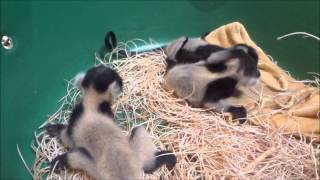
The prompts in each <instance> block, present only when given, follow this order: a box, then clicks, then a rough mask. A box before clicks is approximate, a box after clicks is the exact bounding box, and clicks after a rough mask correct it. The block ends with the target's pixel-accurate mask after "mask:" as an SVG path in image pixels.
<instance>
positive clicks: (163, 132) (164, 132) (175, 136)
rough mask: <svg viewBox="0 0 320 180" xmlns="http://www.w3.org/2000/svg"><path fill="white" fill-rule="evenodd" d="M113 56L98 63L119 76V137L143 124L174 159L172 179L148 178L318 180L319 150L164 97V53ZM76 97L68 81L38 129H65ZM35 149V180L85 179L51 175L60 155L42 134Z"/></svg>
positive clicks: (166, 175) (263, 127) (37, 135)
mask: <svg viewBox="0 0 320 180" xmlns="http://www.w3.org/2000/svg"><path fill="white" fill-rule="evenodd" d="M126 45H127V44H122V46H124V47H125V46H126ZM117 50H118V49H116V50H115V51H116V52H118V51H117ZM112 56H113V57H114V56H117V54H113V55H107V56H105V57H104V58H103V59H99V58H96V60H97V64H105V65H109V66H111V67H113V68H114V69H116V70H117V71H118V72H119V73H120V75H121V77H122V78H123V80H124V92H123V95H122V96H121V97H120V98H119V99H118V101H117V102H115V104H114V106H113V107H114V110H115V112H116V120H117V122H118V123H119V125H120V126H121V127H122V128H123V133H124V134H125V135H128V132H130V130H131V129H132V127H134V126H137V125H140V124H144V126H145V127H146V128H147V130H148V131H149V132H150V134H151V136H152V137H153V140H154V142H155V144H156V145H157V147H159V148H161V149H170V150H173V151H174V153H175V154H176V155H177V157H178V163H177V165H176V167H175V169H174V170H173V171H172V172H169V171H168V170H166V169H165V168H162V169H160V170H158V171H157V172H155V173H154V174H153V175H145V176H144V178H145V179H160V178H162V179H319V163H320V162H319V156H320V150H319V146H316V145H313V144H312V143H307V142H306V140H305V139H304V138H301V139H300V140H298V139H296V138H294V137H293V136H290V135H285V134H284V133H282V132H281V130H279V131H271V130H270V129H269V127H268V125H267V124H262V125H261V126H253V125H249V124H246V125H241V126H239V125H234V124H232V123H230V122H229V121H227V120H226V118H225V117H224V116H222V115H221V114H219V113H214V112H212V111H210V110H205V109H198V108H192V107H190V106H189V105H188V104H187V103H186V102H185V101H184V100H182V99H178V98H176V97H174V96H173V94H172V93H171V92H168V91H166V90H164V89H163V75H164V72H165V61H164V59H165V55H164V53H163V52H162V51H159V52H148V53H142V54H138V55H135V56H131V57H129V58H123V59H118V60H113V61H111V59H112V58H111V57H112ZM79 96H80V92H79V91H78V90H77V89H76V88H75V87H74V86H73V85H72V81H68V85H67V94H66V95H65V96H64V97H63V98H62V99H61V104H62V105H61V107H60V108H59V109H58V110H57V112H56V113H54V114H52V115H51V116H50V117H49V119H48V120H47V121H46V122H45V123H44V124H43V125H42V126H41V127H43V126H44V125H46V124H47V123H67V122H68V118H69V115H70V113H71V108H72V106H73V105H74V104H75V103H76V102H77V100H79ZM257 103H259V102H257ZM32 148H33V150H34V151H35V153H36V159H35V162H34V164H33V167H32V173H33V177H34V179H43V178H46V179H88V176H87V175H86V174H85V173H84V172H81V171H74V170H68V171H64V172H61V174H55V173H51V172H49V171H50V170H49V164H48V162H50V161H51V160H52V159H53V158H54V157H55V156H57V155H58V154H61V153H63V152H65V148H64V147H62V146H61V145H60V144H59V143H58V141H57V140H56V139H55V138H50V137H49V136H48V135H47V134H45V133H44V131H43V129H40V130H39V132H37V133H35V141H34V143H33V144H32Z"/></svg>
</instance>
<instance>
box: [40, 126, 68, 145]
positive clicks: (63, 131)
mask: <svg viewBox="0 0 320 180" xmlns="http://www.w3.org/2000/svg"><path fill="white" fill-rule="evenodd" d="M45 129H46V131H47V132H48V134H49V135H50V136H51V137H57V138H58V139H59V140H60V141H61V143H62V144H63V145H64V146H67V147H70V148H72V147H73V142H72V140H71V138H70V137H69V135H68V134H67V125H63V124H50V125H48V126H46V127H45Z"/></svg>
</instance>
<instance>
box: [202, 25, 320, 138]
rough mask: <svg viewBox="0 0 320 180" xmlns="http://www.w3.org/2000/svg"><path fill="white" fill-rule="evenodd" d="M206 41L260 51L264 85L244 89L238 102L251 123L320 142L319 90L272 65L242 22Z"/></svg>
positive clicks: (207, 37)
mask: <svg viewBox="0 0 320 180" xmlns="http://www.w3.org/2000/svg"><path fill="white" fill-rule="evenodd" d="M205 39H206V41H208V42H209V43H212V44H218V45H220V46H222V47H230V46H232V45H234V44H238V43H244V44H247V45H250V46H252V47H254V48H255V49H256V50H257V53H258V55H259V64H258V66H259V69H260V72H261V83H260V84H259V85H258V86H257V87H255V88H251V89H245V92H246V95H247V96H246V97H245V98H243V99H241V100H240V101H238V104H239V105H240V104H241V105H244V106H245V107H246V108H247V109H248V113H249V119H250V121H251V122H252V123H254V124H256V125H262V123H267V124H269V125H270V127H271V128H273V129H282V130H283V131H284V132H287V133H293V134H298V135H301V134H302V135H304V136H306V137H312V138H313V139H314V140H316V141H319V140H320V119H319V115H320V113H319V111H320V91H319V88H317V87H311V86H308V85H305V84H303V83H301V82H298V81H296V80H295V79H294V78H293V77H291V76H289V75H288V74H287V73H286V72H285V71H284V70H283V69H281V68H280V67H279V66H277V65H276V64H275V63H273V62H272V61H271V60H270V58H269V57H268V56H267V55H266V54H265V53H264V52H263V51H262V49H261V48H260V47H258V46H257V45H256V43H255V42H253V41H252V40H251V38H250V36H249V34H248V33H247V31H246V29H245V27H244V26H243V25H242V24H240V23H239V22H233V23H230V24H227V25H224V26H221V27H219V28H218V29H216V30H214V31H212V32H211V33H209V34H208V35H207V36H206V37H205ZM235 103H236V102H235Z"/></svg>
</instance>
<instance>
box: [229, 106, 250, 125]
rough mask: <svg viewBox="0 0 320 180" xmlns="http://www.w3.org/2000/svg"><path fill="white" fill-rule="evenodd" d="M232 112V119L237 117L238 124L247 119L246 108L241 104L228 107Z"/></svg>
mask: <svg viewBox="0 0 320 180" xmlns="http://www.w3.org/2000/svg"><path fill="white" fill-rule="evenodd" d="M228 111H229V112H230V113H231V114H232V119H238V120H239V123H240V124H243V123H245V122H246V120H247V110H246V108H244V107H243V106H240V107H230V108H229V110H228Z"/></svg>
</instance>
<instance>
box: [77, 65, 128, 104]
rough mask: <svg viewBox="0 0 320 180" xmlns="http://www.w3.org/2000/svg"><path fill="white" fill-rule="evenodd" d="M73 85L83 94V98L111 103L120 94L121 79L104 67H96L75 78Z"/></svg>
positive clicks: (114, 72)
mask: <svg viewBox="0 0 320 180" xmlns="http://www.w3.org/2000/svg"><path fill="white" fill-rule="evenodd" d="M75 84H76V85H77V87H78V88H79V89H81V90H83V92H84V98H85V97H88V98H92V99H97V98H98V99H100V100H103V101H108V102H112V101H113V100H114V99H115V98H117V97H118V96H119V95H120V93H121V92H122V86H123V83H122V79H121V77H120V76H119V75H118V73H117V72H116V71H115V70H113V69H111V68H109V67H106V66H102V65H100V66H97V67H93V68H91V69H89V70H88V71H87V72H86V73H79V74H78V75H77V76H76V77H75Z"/></svg>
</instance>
